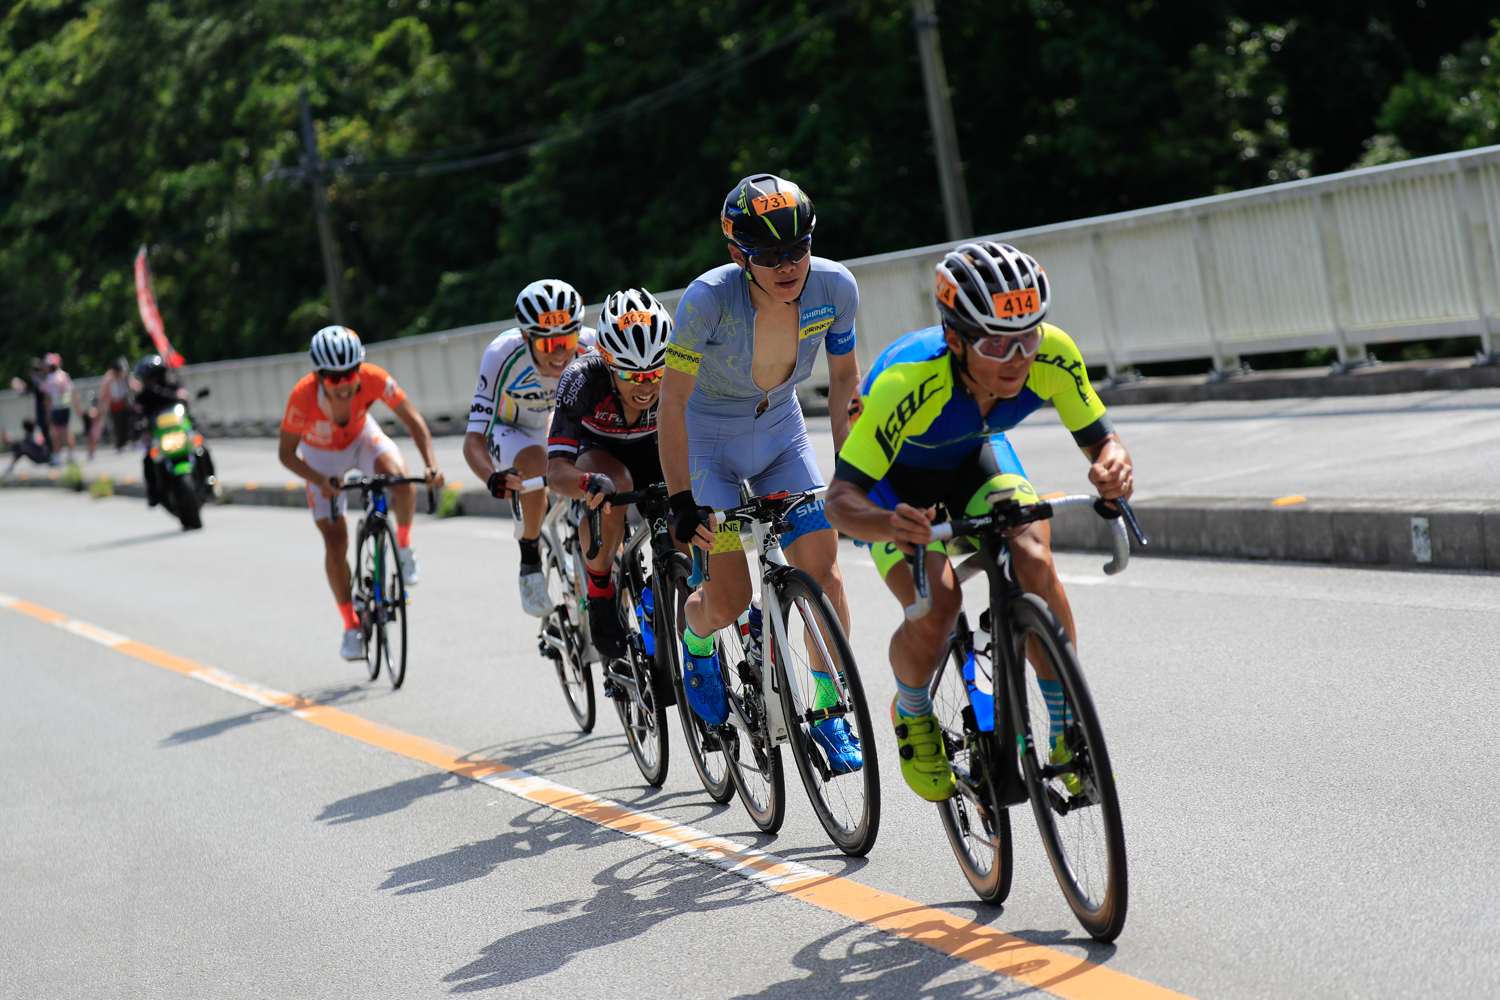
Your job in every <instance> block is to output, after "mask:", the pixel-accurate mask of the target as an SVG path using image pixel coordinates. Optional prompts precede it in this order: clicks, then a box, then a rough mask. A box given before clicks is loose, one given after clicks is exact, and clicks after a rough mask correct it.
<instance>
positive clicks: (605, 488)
mask: <svg viewBox="0 0 1500 1000" xmlns="http://www.w3.org/2000/svg"><path fill="white" fill-rule="evenodd" d="M578 488H579V489H580V490H582V491H583V492H584V493H586V494H588V493H613V492H615V481H614V480H613V479H611V478H609V477H608V476H606V475H605V474H604V473H602V472H585V473H584V474H583V475H581V476H579V477H578Z"/></svg>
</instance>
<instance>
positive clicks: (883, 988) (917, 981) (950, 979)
mask: <svg viewBox="0 0 1500 1000" xmlns="http://www.w3.org/2000/svg"><path fill="white" fill-rule="evenodd" d="M1058 933H1059V935H1061V934H1062V933H1063V932H1058ZM1054 943H1057V942H1055V941H1054ZM1068 943H1077V942H1072V941H1070V942H1068ZM1002 947H1003V945H1002ZM1110 951H1113V948H1111V949H1110ZM1091 959H1092V956H1091ZM792 964H793V965H795V966H796V967H797V968H799V969H803V970H805V971H806V972H807V973H808V975H806V976H797V977H795V978H789V979H785V980H783V981H781V982H779V983H774V984H772V985H770V986H767V987H766V988H765V989H763V990H761V991H760V992H758V993H742V994H738V995H737V996H736V998H735V1000H805V998H807V997H810V996H811V997H819V998H822V997H850V998H854V997H870V996H920V997H923V998H931V1000H959V998H963V1000H971V998H989V997H994V998H1002V997H1016V996H1034V995H1039V994H1040V995H1047V994H1046V990H1047V988H1048V986H1051V985H1056V984H1060V983H1063V982H1066V981H1067V980H1068V979H1069V978H1071V976H1072V975H1073V974H1075V973H1074V972H1073V971H1072V970H1070V969H1066V968H1065V969H1061V970H1059V972H1058V974H1057V975H1056V976H1055V977H1052V978H1050V979H1048V980H1047V981H1046V982H1044V983H1042V984H1041V985H1040V986H1027V985H1025V984H1022V983H1019V982H1016V981H1015V980H1013V979H1007V978H1004V974H1005V972H1007V971H1009V972H1011V973H1013V974H1018V975H1019V974H1022V973H1035V972H1037V971H1039V970H1040V969H1041V968H1043V966H1042V964H1040V963H1037V962H1025V961H1023V962H1020V963H1018V964H1016V965H1014V966H1011V967H1009V968H1002V970H1001V971H1000V972H999V973H994V972H990V971H989V970H987V969H982V968H980V967H978V966H975V965H971V964H970V963H969V962H967V961H965V960H963V959H959V958H954V957H952V956H950V955H944V954H942V953H940V952H937V951H934V950H932V949H930V948H928V947H927V946H925V945H922V944H919V943H917V942H915V941H911V940H906V939H903V938H898V937H896V936H895V935H893V934H888V933H886V932H885V931H882V930H879V929H877V928H874V927H867V926H863V925H856V926H853V927H845V928H842V929H840V930H837V931H834V932H833V933H831V934H827V935H825V936H823V937H821V938H819V939H817V940H816V941H812V942H810V943H808V944H807V945H805V946H803V947H802V948H801V949H800V950H798V951H797V952H796V953H795V954H794V955H793V956H792Z"/></svg>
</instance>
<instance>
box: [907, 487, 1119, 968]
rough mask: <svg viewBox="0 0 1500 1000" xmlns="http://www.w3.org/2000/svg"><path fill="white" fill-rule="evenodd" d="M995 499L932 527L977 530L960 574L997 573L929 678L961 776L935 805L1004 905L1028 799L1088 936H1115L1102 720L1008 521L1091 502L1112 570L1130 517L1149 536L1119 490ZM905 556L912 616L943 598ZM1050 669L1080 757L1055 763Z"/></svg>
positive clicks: (945, 533)
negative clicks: (1028, 585)
mask: <svg viewBox="0 0 1500 1000" xmlns="http://www.w3.org/2000/svg"><path fill="white" fill-rule="evenodd" d="M987 500H988V502H990V504H991V510H990V513H988V514H984V515H980V516H978V517H972V518H963V519H959V520H954V521H948V522H946V523H943V524H937V525H934V526H933V537H934V538H935V539H949V538H961V539H973V538H977V540H978V552H977V553H976V554H974V555H972V556H970V557H969V558H968V559H966V560H964V561H963V562H962V563H960V564H958V565H957V566H956V567H955V568H954V572H955V575H956V576H957V578H958V580H959V582H960V583H962V582H963V581H965V580H967V579H969V578H971V577H973V576H975V575H977V574H978V573H980V572H983V573H984V574H985V575H986V577H987V579H988V581H989V606H988V608H987V610H986V611H985V612H984V614H982V615H981V618H980V629H979V632H978V633H977V635H976V633H975V632H974V631H973V630H972V629H971V628H970V626H969V620H968V616H967V614H966V613H965V612H963V611H960V612H959V616H958V624H957V626H956V627H955V628H954V631H953V634H952V635H951V636H950V637H949V644H948V655H947V656H946V657H945V658H944V660H943V662H942V663H941V664H940V665H939V667H938V672H937V673H936V674H935V675H934V676H933V678H932V682H931V685H930V690H931V692H932V699H933V710H934V714H935V715H936V716H937V719H938V724H939V726H940V728H941V729H942V734H943V740H944V744H945V746H946V749H947V751H948V758H949V760H950V761H951V762H952V764H953V772H954V775H955V777H956V778H957V784H958V793H957V794H956V795H955V796H954V797H953V798H951V799H948V800H947V801H946V802H940V803H938V813H939V815H940V817H941V818H942V822H943V828H944V830H945V831H946V832H947V834H948V840H949V843H950V844H951V845H952V847H953V853H954V855H955V856H956V857H957V858H958V863H959V867H960V868H962V869H963V873H964V876H965V877H966V878H967V879H968V880H969V884H970V885H971V886H973V888H974V891H975V892H976V893H978V895H979V897H980V899H982V900H984V901H985V902H988V903H1000V902H1002V901H1003V900H1004V899H1005V897H1006V896H1007V895H1008V894H1009V892H1010V886H1011V876H1012V866H1011V860H1012V858H1011V831H1010V816H1009V812H1008V809H1009V807H1010V806H1013V805H1019V804H1020V803H1022V802H1026V801H1030V803H1031V809H1032V814H1033V816H1034V817H1035V819H1036V823H1037V828H1038V830H1039V831H1040V833H1041V837H1042V845H1043V847H1044V848H1045V850H1046V852H1047V858H1048V860H1049V861H1050V862H1051V864H1052V871H1053V873H1054V875H1055V876H1056V878H1057V883H1058V885H1059V886H1060V887H1061V888H1062V892H1063V896H1064V897H1065V898H1066V900H1067V902H1068V906H1069V907H1070V908H1071V909H1072V910H1073V913H1074V915H1075V916H1076V917H1077V918H1078V921H1079V923H1081V924H1082V925H1083V927H1084V929H1085V930H1086V931H1087V932H1088V933H1089V934H1090V936H1092V937H1094V938H1096V939H1098V940H1100V941H1113V940H1114V939H1115V938H1116V937H1117V936H1119V933H1120V930H1121V929H1122V928H1123V927H1124V925H1125V911H1126V899H1127V895H1128V879H1127V875H1126V863H1125V831H1124V826H1123V824H1122V822H1121V819H1120V803H1119V798H1118V796H1117V795H1116V792H1115V775H1114V771H1113V769H1112V768H1111V766H1110V762H1109V751H1108V750H1107V748H1106V747H1105V743H1104V731H1103V729H1102V727H1101V726H1100V724H1099V716H1098V713H1097V712H1096V711H1095V708H1094V701H1093V697H1092V696H1091V695H1090V693H1089V689H1088V684H1087V683H1086V682H1085V680H1084V677H1083V668H1082V666H1081V665H1080V664H1079V662H1078V654H1077V653H1076V652H1075V650H1074V648H1073V644H1072V642H1070V641H1069V639H1068V635H1067V633H1066V632H1065V631H1064V630H1063V628H1062V625H1061V624H1060V623H1059V622H1058V620H1057V617H1056V616H1055V615H1054V614H1053V613H1052V610H1051V609H1050V608H1049V607H1048V606H1047V604H1046V602H1045V601H1043V600H1042V599H1041V598H1039V597H1037V596H1036V595H1035V594H1027V593H1025V592H1023V591H1022V590H1021V587H1020V585H1019V584H1018V583H1017V582H1016V580H1015V576H1014V574H1013V573H1012V571H1011V561H1010V548H1009V545H1008V543H1007V541H1006V536H1005V532H1006V531H1008V530H1010V529H1012V528H1018V527H1021V526H1022V525H1025V524H1030V523H1032V522H1033V521H1041V520H1045V519H1047V518H1050V517H1052V516H1053V515H1054V514H1056V513H1058V512H1060V511H1064V510H1071V509H1079V508H1085V507H1091V508H1093V509H1094V510H1095V512H1096V513H1098V514H1099V515H1100V516H1101V517H1104V518H1106V519H1108V521H1109V525H1110V532H1111V536H1112V542H1113V548H1114V552H1113V558H1112V559H1111V561H1110V562H1109V563H1107V564H1106V565H1105V567H1104V571H1105V572H1106V573H1109V574H1111V575H1112V574H1115V573H1119V572H1121V571H1122V570H1124V569H1125V567H1126V565H1127V564H1128V563H1129V560H1130V542H1129V539H1128V538H1127V537H1126V534H1125V525H1126V524H1127V523H1128V524H1129V526H1130V530H1131V532H1132V533H1133V534H1134V535H1135V537H1136V540H1137V541H1138V542H1139V543H1140V544H1141V545H1145V544H1146V539H1145V538H1144V537H1143V536H1142V535H1141V532H1140V527H1139V525H1137V524H1136V522H1135V517H1134V514H1133V513H1132V512H1131V510H1130V506H1129V504H1128V503H1126V502H1125V501H1123V500H1117V501H1111V502H1112V503H1113V504H1114V505H1115V506H1113V507H1111V506H1108V505H1106V504H1105V502H1104V501H1102V500H1098V499H1097V498H1095V497H1087V496H1064V497H1059V498H1055V499H1052V500H1046V501H1042V502H1040V503H1035V504H1021V503H1019V502H1018V501H1016V500H1014V499H1012V498H1011V497H1010V496H1009V495H1008V491H1006V493H1005V494H1001V493H993V494H991V495H990V496H989V497H988V498H987ZM907 565H908V566H909V567H911V569H912V577H913V583H914V585H915V591H916V601H915V602H914V603H913V604H912V606H910V607H908V608H907V609H906V617H907V618H908V619H917V618H921V617H922V616H924V615H925V614H927V612H928V611H929V610H930V609H931V606H932V597H931V592H930V589H929V586H928V581H927V568H926V560H925V558H917V557H915V556H908V557H907ZM1043 674H1045V675H1050V677H1051V678H1055V679H1056V680H1057V681H1058V683H1059V684H1060V685H1061V687H1062V691H1063V702H1064V723H1065V725H1064V730H1063V744H1064V746H1065V747H1066V750H1067V753H1068V755H1069V756H1068V757H1067V758H1066V759H1065V760H1060V762H1059V763H1056V764H1054V763H1052V753H1051V747H1050V746H1049V740H1048V735H1049V732H1050V721H1049V715H1048V709H1047V704H1046V701H1045V699H1044V698H1043V695H1042V689H1041V687H1040V686H1039V685H1038V683H1037V682H1038V679H1039V677H1042V675H1043ZM1012 748H1013V749H1012ZM1018 764H1019V769H1018V767H1017V765H1018ZM1070 785H1071V786H1072V788H1071V790H1070V787H1069V786H1070Z"/></svg>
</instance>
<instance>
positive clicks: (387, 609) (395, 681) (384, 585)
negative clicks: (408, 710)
mask: <svg viewBox="0 0 1500 1000" xmlns="http://www.w3.org/2000/svg"><path fill="white" fill-rule="evenodd" d="M381 534H382V535H383V536H384V537H383V541H382V544H381V545H380V546H379V548H377V550H376V551H377V552H378V553H379V555H378V557H377V559H376V562H377V563H378V564H379V566H380V573H379V579H380V581H381V583H380V587H379V589H378V590H377V593H378V595H379V597H380V609H381V613H380V618H379V621H380V641H379V646H380V655H381V658H382V659H383V660H384V661H385V676H386V679H387V680H389V681H390V682H391V688H392V689H393V690H394V689H396V688H399V687H400V686H401V684H402V683H403V682H404V681H405V680H406V578H405V577H404V576H402V575H401V560H400V559H398V558H397V557H396V533H395V532H394V531H392V530H391V526H390V525H389V524H387V525H385V526H384V530H383V531H382V532H381Z"/></svg>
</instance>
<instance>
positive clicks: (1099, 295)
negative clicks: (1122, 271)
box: [1089, 232, 1126, 380]
mask: <svg viewBox="0 0 1500 1000" xmlns="http://www.w3.org/2000/svg"><path fill="white" fill-rule="evenodd" d="M1089 268H1090V270H1092V272H1093V276H1094V301H1095V302H1096V303H1097V304H1098V307H1099V335H1100V336H1101V337H1102V338H1103V339H1104V353H1105V354H1106V355H1108V357H1109V360H1108V361H1106V362H1105V365H1104V368H1105V370H1106V371H1107V372H1109V377H1110V379H1111V380H1114V379H1115V378H1117V377H1119V374H1120V372H1121V371H1122V370H1123V369H1124V367H1125V364H1124V362H1125V361H1126V359H1124V358H1121V357H1120V356H1119V354H1117V353H1116V351H1115V340H1116V329H1115V299H1114V295H1113V294H1112V293H1111V292H1110V288H1109V265H1108V264H1106V263H1105V262H1104V241H1103V240H1102V239H1101V238H1100V236H1099V234H1098V233H1097V232H1095V233H1090V234H1089Z"/></svg>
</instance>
